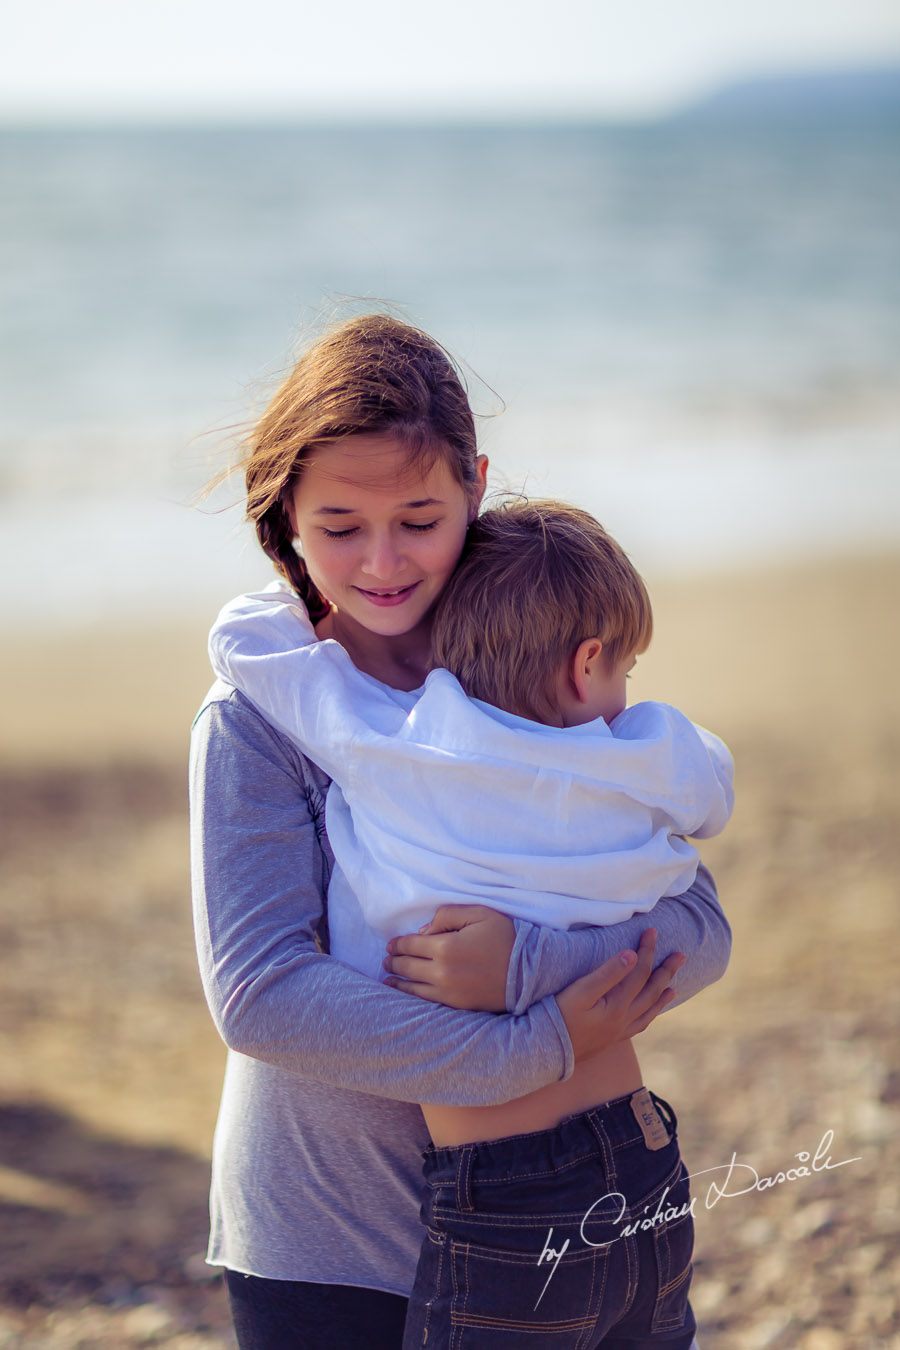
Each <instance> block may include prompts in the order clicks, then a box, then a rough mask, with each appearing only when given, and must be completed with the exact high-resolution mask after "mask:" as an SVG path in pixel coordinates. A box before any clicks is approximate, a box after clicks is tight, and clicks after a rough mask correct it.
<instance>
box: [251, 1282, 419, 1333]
mask: <svg viewBox="0 0 900 1350" xmlns="http://www.w3.org/2000/svg"><path fill="white" fill-rule="evenodd" d="M225 1282H226V1284H227V1286H228V1297H229V1299H230V1300H231V1315H232V1318H233V1319H234V1329H235V1332H236V1333H237V1340H238V1345H239V1346H240V1350H400V1345H401V1342H402V1340H403V1321H404V1318H405V1317H406V1302H407V1301H406V1299H405V1298H401V1296H400V1295H399V1294H385V1293H382V1292H381V1291H380V1290H378V1289H357V1288H356V1287H355V1286H354V1285H347V1284H307V1283H304V1282H302V1281H299V1280H263V1279H260V1277H259V1276H258V1275H239V1274H237V1273H236V1272H235V1271H233V1270H226V1271H225Z"/></svg>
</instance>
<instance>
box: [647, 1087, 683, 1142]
mask: <svg viewBox="0 0 900 1350" xmlns="http://www.w3.org/2000/svg"><path fill="white" fill-rule="evenodd" d="M650 1096H651V1097H652V1098H653V1104H654V1106H655V1107H656V1109H657V1110H658V1111H659V1114H660V1115H661V1116H662V1118H663V1120H664V1121H665V1122H666V1123H667V1125H669V1126H670V1128H671V1131H672V1134H673V1135H675V1134H677V1133H678V1117H677V1116H676V1114H675V1112H674V1111H673V1110H672V1108H671V1106H670V1105H669V1103H668V1102H666V1101H663V1099H662V1097H657V1095H656V1093H655V1092H651V1093H650ZM660 1108H662V1109H660Z"/></svg>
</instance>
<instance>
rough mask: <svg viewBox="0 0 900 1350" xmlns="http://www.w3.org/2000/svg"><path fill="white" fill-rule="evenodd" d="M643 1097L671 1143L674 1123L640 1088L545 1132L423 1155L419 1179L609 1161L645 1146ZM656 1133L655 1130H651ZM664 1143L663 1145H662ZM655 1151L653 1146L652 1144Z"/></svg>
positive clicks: (448, 1180) (448, 1179)
mask: <svg viewBox="0 0 900 1350" xmlns="http://www.w3.org/2000/svg"><path fill="white" fill-rule="evenodd" d="M642 1093H643V1094H645V1095H644V1099H643V1100H644V1102H645V1103H646V1097H647V1095H649V1098H650V1100H651V1101H652V1103H653V1106H654V1107H655V1108H656V1114H657V1116H658V1117H659V1121H660V1122H661V1123H662V1127H663V1129H664V1130H665V1134H666V1135H668V1140H669V1142H671V1141H672V1140H673V1139H674V1138H675V1133H676V1130H677V1126H678V1121H677V1118H676V1116H675V1112H674V1111H673V1110H672V1108H671V1106H669V1104H668V1102H666V1101H663V1099H662V1098H661V1097H658V1096H657V1095H656V1093H654V1092H650V1093H647V1091H646V1089H643V1088H642V1089H641V1090H640V1091H639V1092H629V1093H628V1094H627V1095H626V1096H624V1097H617V1098H615V1100H613V1101H610V1102H604V1103H603V1105H602V1106H594V1107H591V1108H590V1109H589V1110H587V1111H582V1112H581V1113H580V1114H579V1115H577V1116H567V1117H566V1119H565V1120H561V1121H560V1123H559V1124H558V1125H555V1126H553V1128H552V1129H549V1130H537V1131H535V1132H533V1133H528V1134H517V1135H510V1136H508V1137H506V1138H503V1139H488V1140H481V1141H479V1142H477V1143H471V1144H458V1145H455V1146H454V1147H452V1148H439V1147H436V1146H435V1145H434V1144H430V1145H429V1146H428V1148H427V1149H426V1151H425V1154H424V1159H425V1169H424V1170H425V1180H426V1182H428V1183H429V1184H430V1185H432V1186H443V1185H457V1186H458V1185H459V1181H460V1178H461V1177H466V1178H471V1177H473V1176H474V1175H476V1174H478V1175H480V1176H482V1177H494V1178H497V1179H498V1180H499V1179H501V1178H503V1177H505V1176H506V1177H510V1178H511V1177H513V1176H522V1175H529V1174H539V1173H542V1172H548V1171H550V1170H554V1169H558V1168H559V1167H561V1166H565V1165H566V1164H569V1163H573V1162H577V1161H579V1160H580V1159H581V1158H586V1157H590V1156H591V1155H593V1154H599V1155H600V1156H601V1157H602V1158H603V1159H605V1160H607V1161H608V1162H611V1160H612V1155H613V1154H615V1153H617V1152H619V1151H620V1150H622V1149H625V1148H633V1147H636V1146H642V1147H647V1146H648V1144H647V1138H648V1136H647V1130H646V1128H644V1127H642V1124H641V1120H640V1118H639V1115H638V1113H637V1110H636V1107H637V1106H638V1105H639V1100H640V1098H641V1094H642ZM656 1128H657V1130H658V1129H659V1125H658V1124H657V1125H656ZM664 1142H665V1141H664V1140H663V1143H664ZM655 1146H656V1147H659V1143H657V1144H656V1145H655Z"/></svg>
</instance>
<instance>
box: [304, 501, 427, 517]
mask: <svg viewBox="0 0 900 1350" xmlns="http://www.w3.org/2000/svg"><path fill="white" fill-rule="evenodd" d="M444 505H445V503H444V502H442V501H441V500H440V499H439V498H437V497H423V498H422V500H421V501H418V502H401V503H400V510H401V511H416V510H418V509H419V508H420V507H422V506H444ZM356 514H357V513H356V510H355V508H354V507H352V506H320V507H318V509H317V510H315V511H314V512H313V515H316V516H353V515H356Z"/></svg>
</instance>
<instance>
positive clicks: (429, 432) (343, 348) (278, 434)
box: [243, 314, 478, 621]
mask: <svg viewBox="0 0 900 1350" xmlns="http://www.w3.org/2000/svg"><path fill="white" fill-rule="evenodd" d="M363 433H365V434H369V435H371V434H378V433H389V434H390V435H392V436H394V437H396V438H397V439H398V440H400V441H401V443H402V444H404V445H405V446H406V447H407V448H408V451H409V457H410V464H411V465H412V464H415V465H417V466H421V467H422V470H423V472H427V471H428V468H429V467H430V466H431V464H432V463H433V462H434V461H435V460H436V459H438V458H440V457H443V458H445V459H446V460H447V462H448V464H449V465H450V468H451V469H452V471H453V474H454V477H455V478H456V480H457V481H458V482H459V483H461V484H462V485H464V486H467V487H468V486H470V487H471V488H473V489H474V486H475V483H476V463H475V462H476V458H477V454H478V450H477V444H476V439H475V423H474V418H473V416H472V410H471V408H470V406H469V400H468V395H467V394H466V390H465V388H464V386H463V383H462V380H461V378H460V375H459V373H458V372H457V370H456V367H455V366H454V364H453V362H452V360H451V359H450V357H449V355H448V354H447V352H445V351H444V349H443V347H441V346H440V344H439V343H437V342H435V341H434V339H433V338H430V337H429V336H428V335H427V334H426V333H423V332H421V331H420V330H419V329H418V328H413V327H412V326H411V325H409V324H406V323H403V322H401V321H400V320H399V319H395V318H393V317H392V316H390V315H387V314H363V315H361V316H359V317H357V318H353V319H350V320H348V321H347V322H345V323H342V324H340V325H339V326H337V327H335V328H333V329H331V330H329V331H328V332H326V333H325V335H324V336H323V337H321V338H320V339H319V340H318V341H317V342H315V343H314V344H313V345H312V346H311V347H310V348H309V349H308V350H307V351H306V352H305V353H304V355H303V356H302V357H301V358H300V360H299V361H298V362H297V364H296V365H295V366H294V368H293V370H292V371H291V372H290V374H289V375H288V376H287V378H286V379H285V380H284V382H283V383H282V385H281V386H280V388H279V389H278V390H277V391H276V393H275V395H274V397H273V398H272V400H271V402H270V403H269V406H268V407H267V408H266V410H265V412H264V413H263V415H262V417H261V418H260V420H259V422H258V423H257V425H256V427H255V428H254V430H253V431H252V433H251V434H250V437H249V438H248V443H247V453H246V456H245V458H244V461H243V464H244V469H245V473H246V482H247V517H248V519H249V520H252V521H253V522H254V524H255V526H256V533H257V537H258V538H259V542H260V544H261V545H262V547H263V550H264V551H265V552H266V553H267V554H268V556H269V557H270V558H271V559H272V561H273V562H274V563H275V565H276V567H277V568H278V570H279V571H280V572H281V573H282V574H283V575H284V576H286V577H287V579H288V580H289V581H290V583H291V585H292V586H293V587H294V589H295V590H296V591H297V593H298V594H299V596H300V597H301V599H302V600H303V601H304V602H305V603H306V606H307V608H308V609H309V611H310V615H311V616H312V618H313V620H314V621H315V620H316V619H318V618H321V616H322V615H323V614H324V613H326V612H327V610H328V605H327V603H326V602H325V601H324V600H323V599H322V597H321V596H320V595H319V593H318V591H316V589H315V587H314V586H313V584H312V582H311V580H310V578H309V574H308V573H307V570H306V564H305V563H304V561H303V559H302V558H301V557H299V556H298V554H297V553H296V551H295V549H294V530H293V526H292V523H291V514H290V503H291V497H292V494H293V491H294V488H295V487H296V484H297V482H298V481H299V478H300V475H301V474H302V472H303V465H304V463H305V461H306V460H307V458H308V457H309V456H310V454H311V453H313V452H314V451H316V450H321V449H323V448H324V447H325V446H330V445H333V444H334V443H335V442H338V441H342V440H345V439H346V438H347V437H350V436H354V435H359V434H363Z"/></svg>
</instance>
